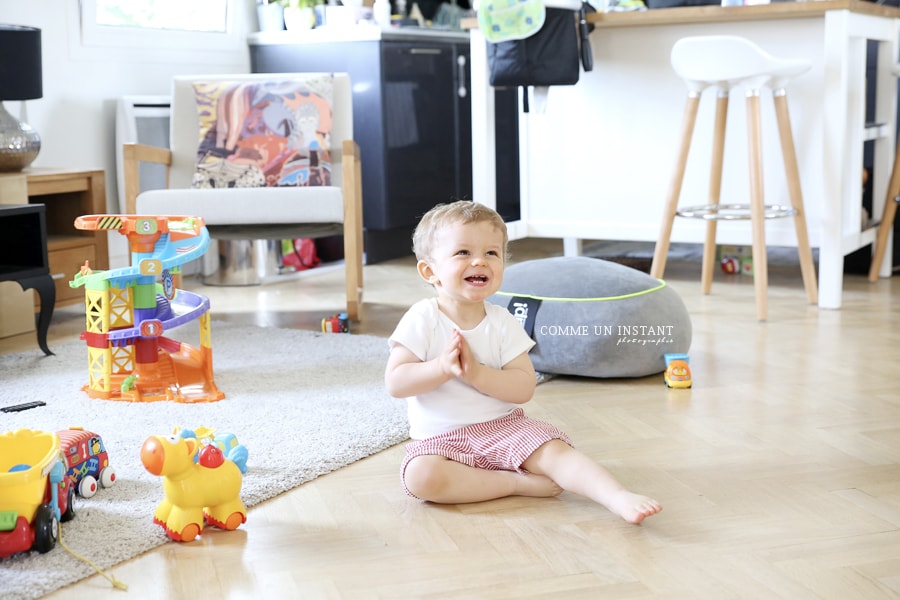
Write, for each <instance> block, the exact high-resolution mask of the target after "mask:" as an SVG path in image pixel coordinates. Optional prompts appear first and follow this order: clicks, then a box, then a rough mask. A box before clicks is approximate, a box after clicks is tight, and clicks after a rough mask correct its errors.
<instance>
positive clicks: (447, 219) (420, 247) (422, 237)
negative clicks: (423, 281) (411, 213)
mask: <svg viewBox="0 0 900 600" xmlns="http://www.w3.org/2000/svg"><path fill="white" fill-rule="evenodd" d="M482 222H487V223H490V224H491V225H493V226H494V228H495V229H497V231H499V232H501V233H502V234H503V257H504V259H506V258H507V252H508V247H507V245H508V243H509V234H508V233H507V231H506V223H504V222H503V217H501V216H500V215H499V214H498V213H497V211H495V210H494V209H492V208H489V207H487V206H485V205H484V204H478V203H477V202H473V201H471V200H457V201H456V202H451V203H449V204H438V205H437V206H435V207H434V208H432V209H431V210H429V211H428V212H427V213H425V214H424V215H423V216H422V219H421V220H420V221H419V224H418V225H417V226H416V230H415V232H414V233H413V252H414V253H415V254H416V259H417V260H428V259H430V258H431V252H432V243H433V241H434V236H435V234H436V233H437V231H438V230H439V229H441V228H443V227H447V226H448V225H453V224H457V223H459V224H462V225H468V224H469V223H482Z"/></svg>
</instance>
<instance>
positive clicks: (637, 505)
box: [607, 490, 662, 525]
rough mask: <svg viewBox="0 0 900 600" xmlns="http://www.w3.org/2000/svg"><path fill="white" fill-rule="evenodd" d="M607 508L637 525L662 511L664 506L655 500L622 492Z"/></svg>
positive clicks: (626, 491) (625, 491)
mask: <svg viewBox="0 0 900 600" xmlns="http://www.w3.org/2000/svg"><path fill="white" fill-rule="evenodd" d="M607 508H609V510H611V511H612V512H614V513H616V514H617V515H619V516H620V517H622V518H623V519H625V520H626V521H628V522H629V523H634V524H635V525H637V524H638V523H640V522H641V521H643V520H644V519H646V518H647V517H649V516H652V515H655V514H656V513H658V512H659V511H661V510H662V504H660V503H659V502H657V501H656V500H654V499H653V498H648V497H647V496H642V495H640V494H635V493H633V492H629V491H628V490H621V491H620V492H618V493H617V494H616V496H615V497H614V498H612V500H611V501H610V503H609V505H608V506H607Z"/></svg>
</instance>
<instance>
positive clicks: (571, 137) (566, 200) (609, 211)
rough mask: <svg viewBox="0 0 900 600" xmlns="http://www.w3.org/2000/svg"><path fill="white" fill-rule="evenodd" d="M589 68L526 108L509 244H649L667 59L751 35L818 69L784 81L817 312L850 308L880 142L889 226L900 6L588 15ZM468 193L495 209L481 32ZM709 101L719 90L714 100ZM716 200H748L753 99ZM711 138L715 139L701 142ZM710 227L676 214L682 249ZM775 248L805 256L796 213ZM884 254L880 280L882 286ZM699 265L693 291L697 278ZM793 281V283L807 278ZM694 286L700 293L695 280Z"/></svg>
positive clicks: (658, 183)
mask: <svg viewBox="0 0 900 600" xmlns="http://www.w3.org/2000/svg"><path fill="white" fill-rule="evenodd" d="M591 20H592V21H593V23H594V25H595V30H594V32H593V33H592V34H591V44H592V47H593V56H594V70H593V71H591V72H590V73H584V72H582V74H581V80H580V81H579V83H578V84H576V85H574V86H559V87H553V88H551V89H550V91H549V94H548V98H547V105H546V109H545V111H544V112H543V113H538V112H536V111H535V108H534V103H533V102H532V111H531V112H529V113H520V119H519V130H520V151H519V164H520V171H521V181H520V186H521V192H520V193H521V196H520V202H521V218H520V220H518V221H515V222H512V223H509V229H510V236H511V237H512V238H513V239H516V238H524V237H546V238H563V239H564V240H566V244H565V248H566V253H567V254H577V253H578V252H579V250H580V243H579V240H581V239H591V240H632V241H645V242H654V241H656V239H657V236H658V233H659V225H660V219H661V216H662V211H663V205H664V202H665V198H666V190H667V186H668V185H669V179H670V175H671V172H672V168H673V166H674V163H675V156H676V152H677V150H678V138H679V135H680V130H681V119H682V111H683V108H684V100H685V94H686V88H685V86H684V84H683V83H682V81H681V80H680V79H679V78H678V77H677V76H676V75H675V73H674V72H673V71H672V68H671V66H670V63H669V53H670V51H671V49H672V45H673V44H674V43H675V41H676V40H678V39H680V38H682V37H685V36H690V35H711V34H734V35H741V36H744V37H747V38H749V39H751V40H753V41H754V42H756V43H757V44H759V45H760V46H762V47H763V48H764V49H766V50H767V51H769V52H770V53H772V54H773V55H775V56H779V57H784V58H789V57H798V58H800V57H802V58H808V59H810V60H811V61H812V62H813V68H812V69H811V70H810V71H809V72H807V73H806V74H804V75H801V76H799V77H797V78H796V79H795V80H794V81H793V82H792V83H791V84H790V85H789V87H788V99H789V106H790V111H791V119H792V122H793V128H794V140H795V144H796V147H797V156H798V162H799V166H800V174H801V183H802V189H803V195H804V200H805V204H806V212H807V223H808V226H809V232H810V242H811V244H812V246H813V247H814V248H818V249H819V288H820V289H819V306H820V307H823V308H833V309H837V308H840V306H841V289H842V285H843V262H844V256H846V255H847V254H849V253H851V252H853V251H855V250H857V249H859V248H861V247H863V246H865V245H867V244H871V243H872V242H873V241H874V239H875V228H874V227H873V226H872V224H869V225H866V226H863V225H862V221H861V219H862V217H861V214H862V212H863V210H862V192H863V184H862V178H863V148H864V143H865V142H867V141H871V143H872V144H873V149H874V162H873V173H872V175H873V182H874V185H873V194H874V204H875V206H874V210H873V219H872V221H873V223H874V222H875V221H877V220H878V219H880V216H881V214H882V210H883V205H884V196H885V193H886V189H887V182H888V179H889V177H890V170H891V166H892V163H893V155H894V138H895V135H894V132H895V127H896V125H895V120H896V100H897V79H896V74H895V71H894V69H895V66H896V63H897V56H898V54H897V52H898V48H897V45H898V33H900V9H897V8H893V7H885V6H881V5H877V4H874V3H870V2H862V1H860V0H821V1H811V2H784V3H776V4H771V5H756V6H737V7H720V6H702V7H689V8H667V9H654V10H648V11H643V12H631V13H608V14H601V13H598V14H595V15H591ZM867 40H873V41H877V42H879V44H878V60H877V65H876V66H875V67H874V68H875V73H876V74H877V77H876V85H875V86H874V89H875V92H874V104H875V114H874V115H870V117H872V118H871V119H870V122H867V120H866V92H865V90H866V56H867V50H866V46H867ZM471 46H472V103H473V104H472V115H473V116H472V123H473V187H474V199H475V200H476V201H479V202H482V203H484V204H487V205H490V206H493V205H495V202H496V192H495V189H496V184H495V169H494V164H495V163H494V151H493V148H494V147H495V145H494V133H493V132H494V128H493V94H490V93H488V92H489V91H490V89H491V88H490V85H489V82H488V67H487V55H486V46H485V41H484V37H483V36H482V35H481V33H480V32H479V31H478V30H477V28H474V29H472V31H471ZM707 93H708V94H714V92H713V91H712V90H708V91H707ZM762 106H763V123H764V130H763V143H764V153H765V160H764V177H765V192H766V202H767V203H770V204H789V200H788V198H787V189H786V186H785V181H784V170H783V167H782V163H781V152H780V146H779V143H778V137H777V130H776V127H775V116H774V111H773V109H772V105H771V101H770V99H769V98H766V97H765V96H764V97H763V103H762ZM712 112H713V98H712V97H707V96H704V99H703V101H702V102H701V108H700V114H699V117H698V120H697V128H696V131H695V134H694V135H695V140H697V141H696V142H695V145H694V147H693V148H692V151H691V155H690V158H689V161H688V168H687V172H686V175H685V179H684V186H683V190H682V195H681V201H682V204H705V203H706V193H707V187H708V172H709V163H710V156H709V155H710V151H711V146H712V123H713V118H712ZM728 118H729V123H728V136H729V137H728V139H727V140H726V150H725V162H726V165H725V172H724V181H723V187H722V202H723V203H738V202H740V203H746V202H747V201H748V175H747V158H746V147H747V142H746V134H745V132H746V125H745V122H744V103H743V101H741V99H740V98H738V97H737V96H736V97H735V99H734V101H733V102H732V103H731V108H730V110H729V116H728ZM705 140H709V142H708V143H705ZM704 231H705V229H704V223H703V222H702V221H696V220H693V219H677V220H676V223H675V228H674V231H673V235H672V241H673V242H692V243H702V241H703V236H704ZM766 240H767V244H768V245H770V246H796V240H795V235H794V231H793V226H792V223H791V220H790V219H780V220H775V221H769V222H768V223H767V228H766ZM718 242H719V243H720V244H735V245H748V246H749V245H750V243H751V236H750V223H749V221H739V222H720V224H719V228H718ZM890 263H891V251H890V248H889V249H888V252H887V253H886V258H885V261H884V264H883V265H882V267H881V274H882V276H889V275H890V270H891V264H890ZM699 276H700V273H699V268H698V273H697V277H698V282H699ZM797 277H798V278H799V277H800V274H799V270H798V272H797ZM698 285H699V283H698Z"/></svg>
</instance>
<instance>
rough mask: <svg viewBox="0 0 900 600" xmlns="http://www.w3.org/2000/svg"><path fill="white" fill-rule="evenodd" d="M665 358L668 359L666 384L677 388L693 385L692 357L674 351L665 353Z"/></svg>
mask: <svg viewBox="0 0 900 600" xmlns="http://www.w3.org/2000/svg"><path fill="white" fill-rule="evenodd" d="M664 358H665V359H666V372H665V375H664V377H665V380H666V386H668V387H670V388H676V389H685V388H689V387H691V385H693V381H692V380H691V367H690V358H689V357H688V355H687V354H681V353H672V354H665V355H664Z"/></svg>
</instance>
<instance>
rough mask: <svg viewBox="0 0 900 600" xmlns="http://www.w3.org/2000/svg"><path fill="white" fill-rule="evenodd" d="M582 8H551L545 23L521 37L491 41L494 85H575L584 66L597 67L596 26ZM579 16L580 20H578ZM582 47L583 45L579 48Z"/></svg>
mask: <svg viewBox="0 0 900 600" xmlns="http://www.w3.org/2000/svg"><path fill="white" fill-rule="evenodd" d="M585 7H588V8H587V10H588V11H592V10H593V7H591V6H590V5H589V4H586V3H583V4H582V8H581V10H580V11H572V10H567V9H563V8H547V9H546V15H545V18H544V24H543V26H541V28H540V29H539V30H538V31H537V32H536V33H534V34H532V35H530V36H528V37H526V38H524V39H520V40H511V41H506V42H497V43H491V42H488V63H489V65H490V83H491V85H492V86H494V87H517V86H550V85H574V84H576V83H578V78H579V75H580V71H581V67H582V66H583V67H584V70H585V71H590V70H591V69H592V68H593V56H592V54H591V46H590V39H589V38H588V34H589V33H590V31H591V30H592V29H593V27H592V26H590V25H588V23H587V21H586V20H585ZM576 16H578V19H577V21H576ZM579 46H580V48H579Z"/></svg>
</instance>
